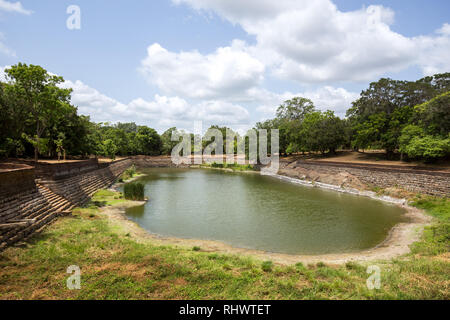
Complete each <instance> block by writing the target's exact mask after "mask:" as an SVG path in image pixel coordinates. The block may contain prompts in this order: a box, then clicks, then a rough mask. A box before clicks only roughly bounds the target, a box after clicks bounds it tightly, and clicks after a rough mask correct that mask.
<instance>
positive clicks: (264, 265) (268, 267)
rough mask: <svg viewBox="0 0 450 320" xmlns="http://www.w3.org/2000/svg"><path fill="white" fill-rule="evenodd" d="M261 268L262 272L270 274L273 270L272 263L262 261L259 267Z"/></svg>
mask: <svg viewBox="0 0 450 320" xmlns="http://www.w3.org/2000/svg"><path fill="white" fill-rule="evenodd" d="M261 268H262V270H263V271H264V272H270V271H272V268H273V262H272V261H264V262H263V263H262V265H261Z"/></svg>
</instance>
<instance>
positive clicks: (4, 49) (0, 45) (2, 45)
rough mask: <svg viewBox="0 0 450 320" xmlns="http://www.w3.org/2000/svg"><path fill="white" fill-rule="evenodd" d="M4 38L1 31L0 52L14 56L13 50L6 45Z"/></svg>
mask: <svg viewBox="0 0 450 320" xmlns="http://www.w3.org/2000/svg"><path fill="white" fill-rule="evenodd" d="M4 40H5V36H4V34H3V33H2V32H0V53H2V54H4V55H6V56H10V57H15V56H16V53H15V51H14V50H12V49H11V48H9V47H8V46H7V45H6V44H5V43H4Z"/></svg>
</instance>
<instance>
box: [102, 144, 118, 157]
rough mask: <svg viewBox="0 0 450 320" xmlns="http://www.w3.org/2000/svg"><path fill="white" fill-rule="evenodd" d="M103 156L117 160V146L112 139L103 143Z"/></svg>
mask: <svg viewBox="0 0 450 320" xmlns="http://www.w3.org/2000/svg"><path fill="white" fill-rule="evenodd" d="M102 149H103V155H104V156H106V157H110V158H111V159H113V160H114V159H115V158H116V153H117V146H116V145H115V144H114V141H112V139H107V140H105V141H103V143H102Z"/></svg>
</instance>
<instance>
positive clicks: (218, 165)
mask: <svg viewBox="0 0 450 320" xmlns="http://www.w3.org/2000/svg"><path fill="white" fill-rule="evenodd" d="M202 166H204V167H210V168H215V169H231V170H233V171H253V170H255V168H254V167H253V166H252V165H250V164H245V165H243V164H237V163H216V162H213V163H205V164H203V165H202Z"/></svg>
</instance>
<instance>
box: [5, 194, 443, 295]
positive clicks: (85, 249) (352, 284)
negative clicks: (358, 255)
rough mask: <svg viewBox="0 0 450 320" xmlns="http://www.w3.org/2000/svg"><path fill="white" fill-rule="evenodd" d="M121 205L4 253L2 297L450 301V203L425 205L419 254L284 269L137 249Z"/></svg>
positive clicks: (77, 214)
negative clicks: (111, 215)
mask: <svg viewBox="0 0 450 320" xmlns="http://www.w3.org/2000/svg"><path fill="white" fill-rule="evenodd" d="M116 198H117V199H116ZM117 201H125V200H123V198H122V197H121V195H120V194H119V193H114V192H111V191H100V192H98V193H97V194H96V195H95V196H94V199H93V202H92V203H90V204H89V205H88V206H86V207H85V208H77V209H76V210H74V212H73V216H72V217H65V218H60V219H58V220H57V221H56V222H55V223H53V224H52V225H50V226H49V227H48V228H46V230H45V231H44V232H43V233H42V234H40V235H36V236H35V237H33V238H32V240H31V241H30V242H28V243H26V244H23V245H21V246H18V247H11V248H8V249H7V250H5V251H4V252H3V253H0V299H450V293H449V290H450V289H449V285H450V276H449V275H450V255H449V250H448V249H449V239H448V229H445V228H446V227H445V226H446V225H447V226H448V217H449V215H450V212H449V205H450V204H449V200H448V199H446V200H442V199H434V198H417V199H416V200H415V202H414V204H415V205H416V206H418V207H421V208H424V209H425V210H427V212H428V213H429V214H431V215H433V216H435V217H436V222H435V223H434V224H433V226H431V227H430V228H427V230H426V232H425V235H424V237H423V239H422V240H421V241H420V242H418V243H416V244H415V245H414V246H413V249H412V253H411V254H409V255H406V256H405V257H402V258H400V259H395V260H392V261H378V262H371V263H366V264H362V263H355V262H349V263H347V264H346V265H342V266H331V265H325V264H323V263H319V264H315V265H303V264H302V263H298V264H296V265H293V266H279V265H276V264H273V263H272V262H270V261H266V262H262V261H258V260H254V259H252V258H249V257H244V256H235V255H225V254H219V253H210V252H203V251H201V250H200V248H198V247H197V248H179V247H174V246H161V245H155V244H153V243H151V242H144V241H136V240H135V239H133V236H132V235H130V233H129V231H127V230H125V229H124V228H123V227H121V226H120V225H119V224H117V223H114V222H113V221H111V220H109V219H108V218H107V217H106V216H105V215H104V214H103V213H102V212H101V211H100V210H99V206H107V205H112V204H115V203H117ZM445 230H447V231H445ZM71 265H77V266H79V267H80V268H81V290H68V289H67V288H66V281H67V278H68V277H69V276H70V275H69V274H67V273H66V270H67V268H68V267H69V266H71ZM369 265H377V266H379V267H380V268H381V289H380V290H369V289H368V288H367V286H366V280H367V278H368V277H369V275H368V274H367V273H366V270H367V267H368V266H369Z"/></svg>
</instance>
